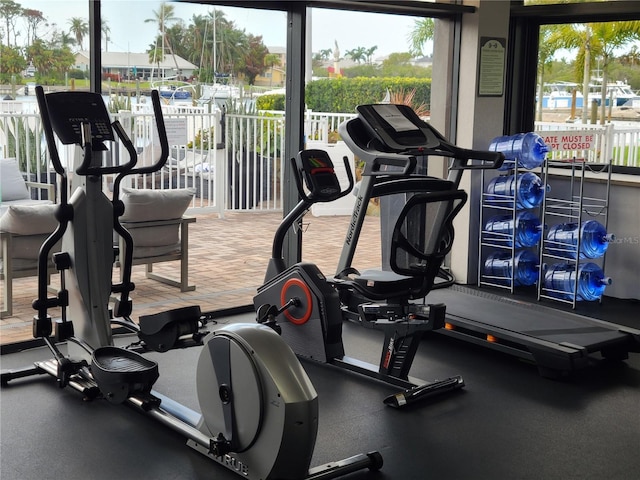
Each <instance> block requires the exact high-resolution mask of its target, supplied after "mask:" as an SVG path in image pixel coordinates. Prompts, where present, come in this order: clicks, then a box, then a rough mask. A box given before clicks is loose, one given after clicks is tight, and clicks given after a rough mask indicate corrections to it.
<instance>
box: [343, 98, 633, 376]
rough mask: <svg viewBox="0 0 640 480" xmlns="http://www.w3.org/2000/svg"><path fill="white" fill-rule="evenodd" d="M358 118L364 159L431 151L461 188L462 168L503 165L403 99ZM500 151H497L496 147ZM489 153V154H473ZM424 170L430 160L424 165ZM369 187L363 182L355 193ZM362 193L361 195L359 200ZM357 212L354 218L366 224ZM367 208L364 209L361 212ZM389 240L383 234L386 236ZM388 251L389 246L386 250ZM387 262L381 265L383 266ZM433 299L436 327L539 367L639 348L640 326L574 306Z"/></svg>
mask: <svg viewBox="0 0 640 480" xmlns="http://www.w3.org/2000/svg"><path fill="white" fill-rule="evenodd" d="M358 114H359V115H358V119H357V121H359V122H361V123H362V125H363V126H364V127H365V128H362V129H359V132H361V133H362V132H365V133H366V136H367V138H362V136H361V137H360V138H351V137H349V136H348V135H345V134H346V133H347V132H346V130H345V131H343V132H342V136H343V140H344V141H345V143H346V144H347V145H348V146H349V148H350V149H351V150H352V151H353V152H354V154H355V155H357V156H358V157H360V158H362V159H367V158H375V157H377V156H379V157H384V156H385V155H387V156H388V155H390V154H391V155H406V156H408V157H414V158H415V159H416V160H417V161H418V162H421V163H423V165H426V163H424V162H427V161H428V160H429V157H440V158H442V157H444V158H447V159H449V175H448V180H450V181H452V182H453V185H454V186H455V187H454V188H458V186H459V184H460V180H461V177H462V173H463V171H464V170H469V169H478V168H485V169H486V168H498V167H499V166H500V164H499V163H501V162H499V163H496V162H495V161H493V163H492V162H491V161H488V160H490V157H488V156H487V154H489V152H486V151H484V152H476V153H477V155H476V156H472V155H469V152H470V151H469V150H466V149H462V148H460V147H456V146H455V145H453V144H451V143H449V142H448V141H447V140H446V139H445V138H444V137H443V136H442V135H441V134H440V133H439V132H437V131H436V130H435V129H434V128H433V127H432V126H431V125H429V124H428V123H426V122H424V121H422V120H421V119H420V118H419V117H418V116H417V115H416V114H415V112H413V111H412V110H411V109H409V108H408V107H405V106H403V105H393V104H384V105H362V106H359V107H358ZM491 153H492V154H494V155H495V153H496V152H491ZM473 158H476V159H484V161H480V163H478V162H477V161H474V160H471V159H473ZM423 171H425V172H426V167H425V168H424V169H423ZM368 190H369V189H368V188H362V186H361V188H360V189H359V193H358V196H364V195H366V192H367V191H368ZM361 200H364V199H360V198H358V199H357V200H356V204H357V203H358V202H360V203H361ZM355 215H356V212H354V218H353V219H352V222H351V225H352V226H353V225H361V223H362V220H363V219H356V218H355ZM363 215H364V214H363ZM359 233H360V232H359V228H355V229H351V230H350V232H349V233H348V235H350V236H351V237H354V236H355V238H350V241H349V242H345V246H344V247H343V251H342V255H341V257H340V261H339V264H338V269H337V271H338V273H340V272H342V271H345V270H346V269H348V268H350V267H351V262H352V260H353V255H354V251H355V245H356V244H357V236H358V235H359ZM383 244H384V239H383ZM383 257H384V254H383ZM384 269H386V268H385V267H383V270H384ZM427 299H428V301H429V303H442V304H445V305H446V317H445V327H444V328H441V329H439V330H436V332H438V333H441V334H443V335H447V336H450V337H454V338H457V339H460V340H464V341H467V342H470V343H474V344H476V345H481V346H483V347H486V348H490V349H493V350H496V351H499V352H503V353H506V354H509V355H513V356H515V357H518V358H520V359H523V360H526V361H529V362H532V363H534V364H535V365H536V366H537V367H538V371H539V373H540V375H542V376H544V377H549V378H557V377H562V376H567V375H569V374H571V373H572V372H573V371H575V370H580V369H583V368H585V367H587V366H588V365H589V356H590V355H592V354H595V353H600V354H601V355H602V356H603V357H604V358H606V359H611V360H618V361H620V360H625V359H627V358H628V356H629V352H640V330H637V329H633V328H629V327H625V326H622V325H617V324H613V323H609V322H605V321H602V320H597V319H594V318H591V317H586V316H583V315H579V314H576V313H573V312H565V311H562V310H557V309H554V308H551V307H547V306H544V305H542V304H540V303H537V302H527V301H522V300H520V299H516V298H514V297H505V296H502V295H497V294H494V293H491V292H489V291H486V290H479V289H474V288H470V287H465V286H461V285H456V284H454V285H452V286H449V287H448V288H437V286H436V287H434V289H433V290H432V291H431V292H429V294H428V296H427Z"/></svg>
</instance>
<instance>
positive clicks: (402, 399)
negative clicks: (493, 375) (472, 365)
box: [384, 375, 464, 408]
mask: <svg viewBox="0 0 640 480" xmlns="http://www.w3.org/2000/svg"><path fill="white" fill-rule="evenodd" d="M462 387H464V380H463V378H462V377H461V376H460V375H456V376H454V377H449V378H447V379H445V380H436V381H434V382H431V383H427V384H425V385H419V386H417V387H413V388H409V389H407V390H403V391H402V392H399V393H396V394H394V395H389V396H388V397H387V398H385V399H384V404H385V405H388V406H390V407H395V408H401V407H404V406H405V405H409V404H411V403H414V402H417V401H419V400H423V399H425V398H427V397H431V396H435V395H439V394H441V393H446V392H450V391H452V390H457V389H458V388H462Z"/></svg>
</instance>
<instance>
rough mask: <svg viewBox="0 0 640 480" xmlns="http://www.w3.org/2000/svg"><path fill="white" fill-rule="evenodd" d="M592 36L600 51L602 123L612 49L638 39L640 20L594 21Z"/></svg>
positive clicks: (639, 35) (612, 55) (601, 121)
mask: <svg viewBox="0 0 640 480" xmlns="http://www.w3.org/2000/svg"><path fill="white" fill-rule="evenodd" d="M592 38H593V39H594V41H595V42H596V45H597V48H598V50H599V52H600V60H601V62H602V63H601V64H600V67H601V68H602V89H601V95H600V123H601V124H604V120H605V106H606V105H605V104H606V99H607V83H608V73H609V68H610V66H611V61H612V60H613V58H614V51H615V50H616V49H618V48H620V47H622V46H624V45H626V44H628V43H630V42H631V41H633V40H640V21H627V22H608V23H595V24H593V26H592Z"/></svg>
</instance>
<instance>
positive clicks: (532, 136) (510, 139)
mask: <svg viewBox="0 0 640 480" xmlns="http://www.w3.org/2000/svg"><path fill="white" fill-rule="evenodd" d="M489 150H491V151H492V152H502V153H503V154H504V157H505V162H504V163H503V164H502V166H501V167H500V170H509V169H512V168H515V164H516V162H517V164H518V168H525V169H527V170H531V169H532V168H536V167H539V166H540V165H542V162H544V160H545V158H546V157H547V152H549V150H550V149H549V146H548V145H547V144H546V143H544V140H543V139H542V137H541V136H540V135H538V134H537V133H534V132H529V133H518V134H516V135H507V136H502V137H496V138H494V139H493V140H491V143H490V144H489Z"/></svg>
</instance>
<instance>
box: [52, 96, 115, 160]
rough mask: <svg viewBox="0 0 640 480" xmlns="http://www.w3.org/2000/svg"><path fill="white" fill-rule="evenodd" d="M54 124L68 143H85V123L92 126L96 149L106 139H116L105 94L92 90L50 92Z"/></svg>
mask: <svg viewBox="0 0 640 480" xmlns="http://www.w3.org/2000/svg"><path fill="white" fill-rule="evenodd" d="M46 98H47V105H48V106H49V118H50V119H51V127H52V128H53V130H54V131H55V132H56V134H57V135H58V137H59V138H60V141H61V142H62V143H64V144H65V145H69V144H73V143H75V144H78V145H82V143H83V139H82V125H83V124H87V123H88V124H89V125H91V139H92V145H93V147H94V149H103V148H104V146H103V143H102V142H104V141H113V140H114V136H113V129H112V128H111V120H110V118H109V112H108V111H107V107H106V106H105V104H104V100H103V99H102V96H101V95H100V94H98V93H92V92H56V93H50V94H48V95H47V97H46Z"/></svg>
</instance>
